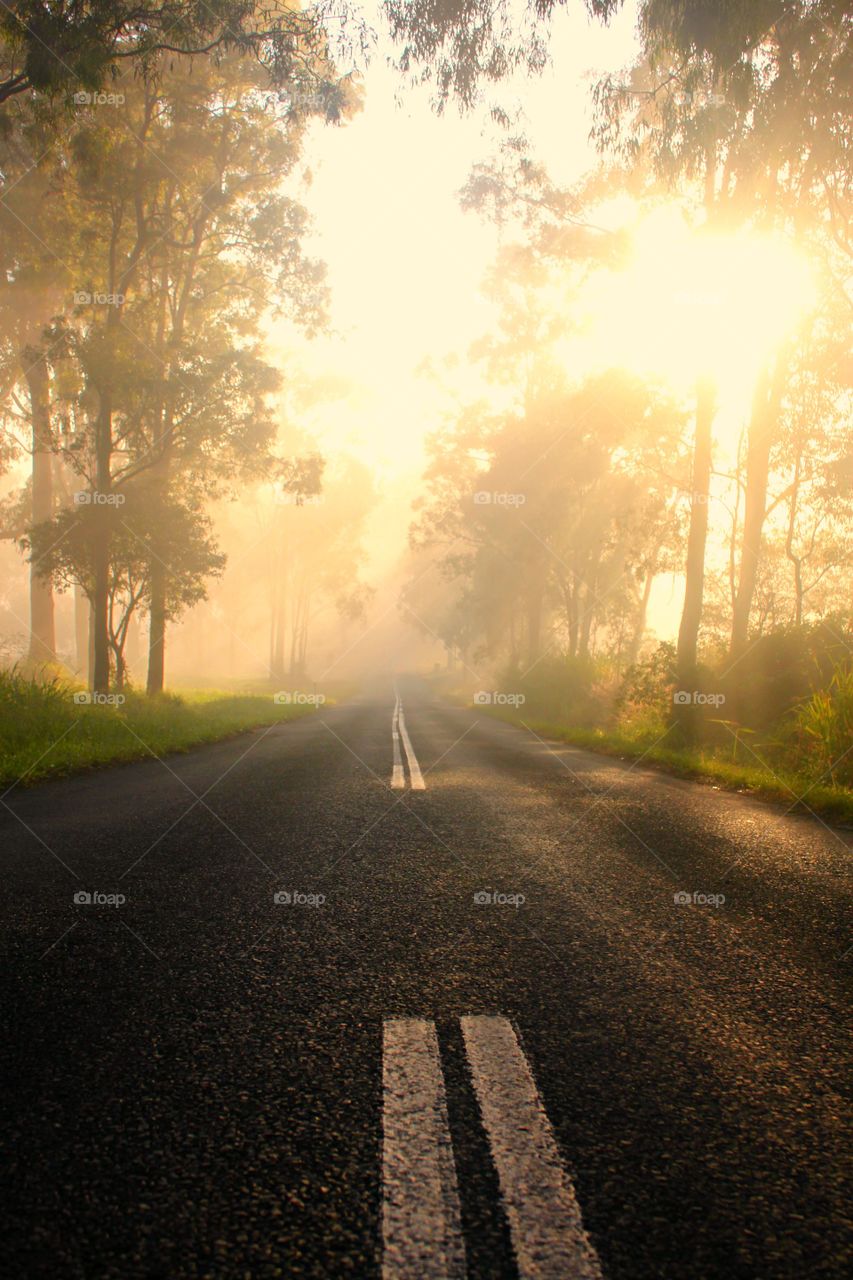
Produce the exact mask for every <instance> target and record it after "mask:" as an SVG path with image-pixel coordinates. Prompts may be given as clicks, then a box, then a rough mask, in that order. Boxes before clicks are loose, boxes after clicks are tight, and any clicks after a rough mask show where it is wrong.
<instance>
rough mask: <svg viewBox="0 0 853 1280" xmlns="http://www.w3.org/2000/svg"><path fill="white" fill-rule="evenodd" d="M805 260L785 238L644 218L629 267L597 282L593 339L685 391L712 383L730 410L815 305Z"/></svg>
mask: <svg viewBox="0 0 853 1280" xmlns="http://www.w3.org/2000/svg"><path fill="white" fill-rule="evenodd" d="M814 297H815V287H814V281H813V278H812V274H811V270H810V268H809V265H808V263H807V262H806V260H805V258H804V257H803V256H802V254H800V253H799V252H798V251H797V249H796V248H795V247H794V246H793V245H792V244H791V243H790V242H789V241H786V240H784V239H782V238H781V237H777V236H770V235H765V234H759V233H756V232H743V233H729V234H724V233H716V232H711V231H707V230H699V231H696V230H691V229H690V228H689V227H687V226H686V224H685V223H684V221H683V219H682V218H681V216H680V215H679V213H678V211H677V210H676V209H675V208H674V207H670V208H666V209H662V210H659V211H658V212H657V213H655V214H654V215H651V216H649V217H646V218H644V219H643V220H642V221H641V222H640V223H639V225H638V227H637V230H636V233H635V236H634V252H633V254H632V257H631V260H630V262H629V264H628V266H627V267H626V268H625V269H624V270H623V271H620V272H612V273H610V274H609V275H608V276H607V277H605V278H603V279H602V276H601V274H599V275H597V276H596V277H595V278H594V279H593V280H592V281H590V283H589V286H588V288H587V296H586V304H587V305H588V309H589V317H590V326H589V337H590V340H591V343H592V344H593V345H594V346H596V347H598V348H599V356H600V357H606V359H607V360H608V361H609V362H610V363H618V364H621V365H624V366H625V367H628V368H631V369H634V370H636V371H637V372H638V373H643V374H653V375H656V376H659V377H663V378H665V379H666V380H667V381H669V382H670V383H671V384H672V385H673V387H674V389H676V390H687V389H689V387H690V386H692V384H693V383H695V381H696V379H697V377H699V376H703V377H709V378H711V379H712V380H713V381H714V382H715V383H716V385H717V387H718V391H719V394H720V398H721V400H723V401H726V402H732V401H736V400H740V401H741V402H742V401H743V398H744V397H747V398H748V396H749V394H750V392H751V389H752V387H753V385H754V383H755V379H756V378H757V376H758V374H759V372H760V370H761V369H762V367H763V366H764V364H765V363H766V361H767V360H768V358H769V357H770V356H771V355H772V353H773V351H774V350H775V349H776V348H777V347H778V346H779V344H780V342H782V340H783V339H784V338H785V336H786V334H788V333H790V332H792V331H793V330H794V329H795V328H796V326H797V325H798V323H799V322H800V321H801V320H802V318H803V317H804V316H805V315H806V314H807V313H808V311H809V309H810V308H811V306H812V305H813V302H814Z"/></svg>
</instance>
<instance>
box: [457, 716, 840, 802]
mask: <svg viewBox="0 0 853 1280" xmlns="http://www.w3.org/2000/svg"><path fill="white" fill-rule="evenodd" d="M475 709H476V710H477V711H478V712H483V711H485V712H486V713H487V714H489V715H492V716H495V717H496V718H497V719H499V720H506V721H508V722H509V723H510V724H518V725H520V724H522V722H523V723H524V724H525V725H526V726H527V727H528V728H529V729H532V730H533V732H534V733H536V734H538V735H539V736H540V737H541V738H551V739H554V740H556V741H558V742H568V743H570V744H571V745H572V746H575V747H583V748H584V749H585V750H587V751H596V752H598V753H600V754H601V755H607V756H616V757H618V758H619V759H621V760H637V761H639V760H642V762H643V764H644V765H648V766H649V767H651V768H657V769H661V770H662V771H664V772H666V773H672V774H675V775H677V776H678V777H680V778H692V779H694V780H696V781H699V782H713V783H716V784H717V785H718V786H720V787H723V788H724V789H725V790H727V791H740V792H748V793H749V794H750V795H753V796H757V797H758V798H759V799H762V800H771V801H774V802H776V803H779V804H783V805H784V806H785V807H786V808H790V809H793V810H794V811H796V812H800V813H805V812H808V811H811V812H812V813H816V814H819V815H820V816H821V817H822V818H826V819H829V820H830V821H832V822H843V823H845V824H853V790H851V789H850V788H848V787H840V786H828V785H827V784H826V783H823V782H816V781H815V779H814V778H811V777H808V776H807V775H805V774H802V773H799V772H796V771H787V770H783V769H778V768H773V769H771V768H769V767H765V766H763V765H760V764H759V763H758V762H757V761H756V762H755V763H754V764H743V763H740V762H738V763H735V762H734V761H732V760H731V759H726V758H724V757H723V756H720V755H717V754H715V753H713V752H711V751H705V750H701V749H695V750H692V751H690V750H685V749H677V748H673V747H667V746H666V745H665V743H663V742H657V743H656V742H655V740H654V738H650V737H649V736H648V734H644V735H642V736H638V737H631V736H630V735H628V734H625V733H620V732H618V731H617V730H607V729H581V728H576V727H574V726H572V725H566V724H551V723H548V722H547V721H541V720H531V719H528V718H527V717H526V716H524V715H523V714H522V715H519V714H518V713H516V712H512V711H504V710H501V709H497V708H489V707H477V708H475ZM799 797H803V798H802V800H801V799H799Z"/></svg>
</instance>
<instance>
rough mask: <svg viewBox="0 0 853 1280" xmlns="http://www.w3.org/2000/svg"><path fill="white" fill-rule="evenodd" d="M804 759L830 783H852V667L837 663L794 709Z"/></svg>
mask: <svg viewBox="0 0 853 1280" xmlns="http://www.w3.org/2000/svg"><path fill="white" fill-rule="evenodd" d="M794 722H795V725H796V727H797V729H798V731H799V740H800V754H801V758H802V760H803V763H804V764H805V765H806V766H808V767H810V768H811V769H812V770H813V771H814V772H815V773H817V774H819V775H820V776H824V775H827V776H828V778H829V780H830V781H831V782H833V783H841V784H842V785H850V784H851V783H853V667H850V666H841V665H838V666H837V667H836V668H835V671H834V672H833V675H832V679H831V680H830V681H829V684H828V686H827V687H826V688H824V689H818V690H816V691H815V692H814V693H813V694H812V696H811V697H810V698H809V700H808V701H807V702H804V703H803V704H802V705H801V706H799V707H798V708H797V710H796V713H795V717H794Z"/></svg>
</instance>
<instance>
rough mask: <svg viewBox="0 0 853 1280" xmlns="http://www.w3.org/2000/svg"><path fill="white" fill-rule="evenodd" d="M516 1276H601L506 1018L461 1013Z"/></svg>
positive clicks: (526, 1279) (578, 1279)
mask: <svg viewBox="0 0 853 1280" xmlns="http://www.w3.org/2000/svg"><path fill="white" fill-rule="evenodd" d="M461 1022H462V1034H463V1036H464V1039H465V1049H466V1052H467V1054H468V1061H469V1063H470V1065H471V1074H472V1078H473V1082H474V1089H475V1090H476V1093H477V1100H478V1102H479V1104H480V1114H481V1115H482V1118H483V1125H484V1127H485V1130H486V1134H487V1136H488V1139H489V1146H490V1147H491V1151H492V1157H493V1159H494V1162H495V1168H496V1169H497V1172H498V1179H499V1181H500V1187H501V1193H502V1195H503V1200H504V1205H505V1208H506V1214H507V1219H508V1221H509V1227H510V1233H511V1235H512V1243H513V1248H514V1249H515V1255H516V1261H517V1263H518V1273H519V1276H520V1277H521V1280H569V1278H570V1277H571V1280H601V1266H600V1263H599V1261H598V1255H597V1254H596V1252H595V1248H594V1247H593V1245H592V1243H591V1242H590V1239H589V1237H588V1236H587V1234H586V1231H585V1230H584V1226H583V1221H582V1219H581V1212H580V1207H579V1205H578V1202H577V1198H576V1196H575V1192H574V1187H573V1186H572V1183H571V1179H570V1178H569V1176H568V1174H567V1173H566V1171H565V1169H564V1168H563V1165H562V1163H561V1161H560V1154H559V1151H558V1150H557V1144H556V1141H555V1139H554V1133H553V1130H552V1128H551V1124H550V1121H549V1120H548V1117H547V1115H546V1114H545V1109H544V1107H543V1106H542V1102H541V1101H540V1098H539V1094H538V1092H537V1089H536V1083H535V1081H534V1079H533V1076H532V1075H531V1072H530V1068H529V1067H528V1065H527V1060H526V1058H525V1056H524V1053H523V1052H522V1049H521V1045H520V1044H519V1043H518V1040H517V1039H516V1037H515V1032H514V1031H513V1029H512V1027H511V1026H510V1024H509V1022H508V1021H507V1019H506V1018H495V1017H472V1018H462V1019H461Z"/></svg>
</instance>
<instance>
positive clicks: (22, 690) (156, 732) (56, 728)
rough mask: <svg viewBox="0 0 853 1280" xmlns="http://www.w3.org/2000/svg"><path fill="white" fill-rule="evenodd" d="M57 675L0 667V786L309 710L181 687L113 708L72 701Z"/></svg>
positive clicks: (160, 750) (187, 744) (262, 697)
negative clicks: (22, 671) (8, 670)
mask: <svg viewBox="0 0 853 1280" xmlns="http://www.w3.org/2000/svg"><path fill="white" fill-rule="evenodd" d="M76 692H78V691H77V690H75V688H74V687H73V686H72V685H71V684H69V683H67V682H66V681H64V680H62V679H61V678H58V677H56V678H43V677H42V678H39V677H28V676H25V675H22V674H20V673H17V672H14V671H12V672H0V786H3V787H4V788H5V787H9V786H11V785H12V784H13V783H16V782H24V783H30V782H35V781H37V780H38V779H40V778H46V777H50V776H56V775H60V774H68V773H76V772H79V771H80V770H82V769H88V768H91V767H92V766H94V765H105V764H112V763H114V762H116V761H122V760H138V759H141V758H143V757H145V756H151V755H157V756H160V755H165V754H167V753H170V752H175V751H187V750H189V749H190V748H191V747H197V746H200V745H201V744H202V743H205V742H216V741H218V740H220V739H222V738H227V737H230V736H231V735H232V734H236V733H243V732H246V731H247V730H250V729H256V728H259V727H263V726H266V725H272V724H278V723H280V722H282V721H287V720H294V719H296V718H298V717H300V716H303V715H312V714H314V708H313V707H312V706H310V705H308V706H306V705H298V706H294V705H278V704H276V703H275V702H274V701H273V698H272V694H271V693H266V694H233V693H229V692H223V691H221V690H213V689H206V690H204V691H192V690H182V691H181V693H180V694H174V693H166V694H162V695H160V696H158V697H155V698H148V697H146V696H145V695H144V694H139V693H132V692H131V693H128V694H127V701H126V702H125V703H124V704H123V705H122V706H121V707H115V706H91V705H80V704H78V703H75V701H74V695H75V693H76Z"/></svg>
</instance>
